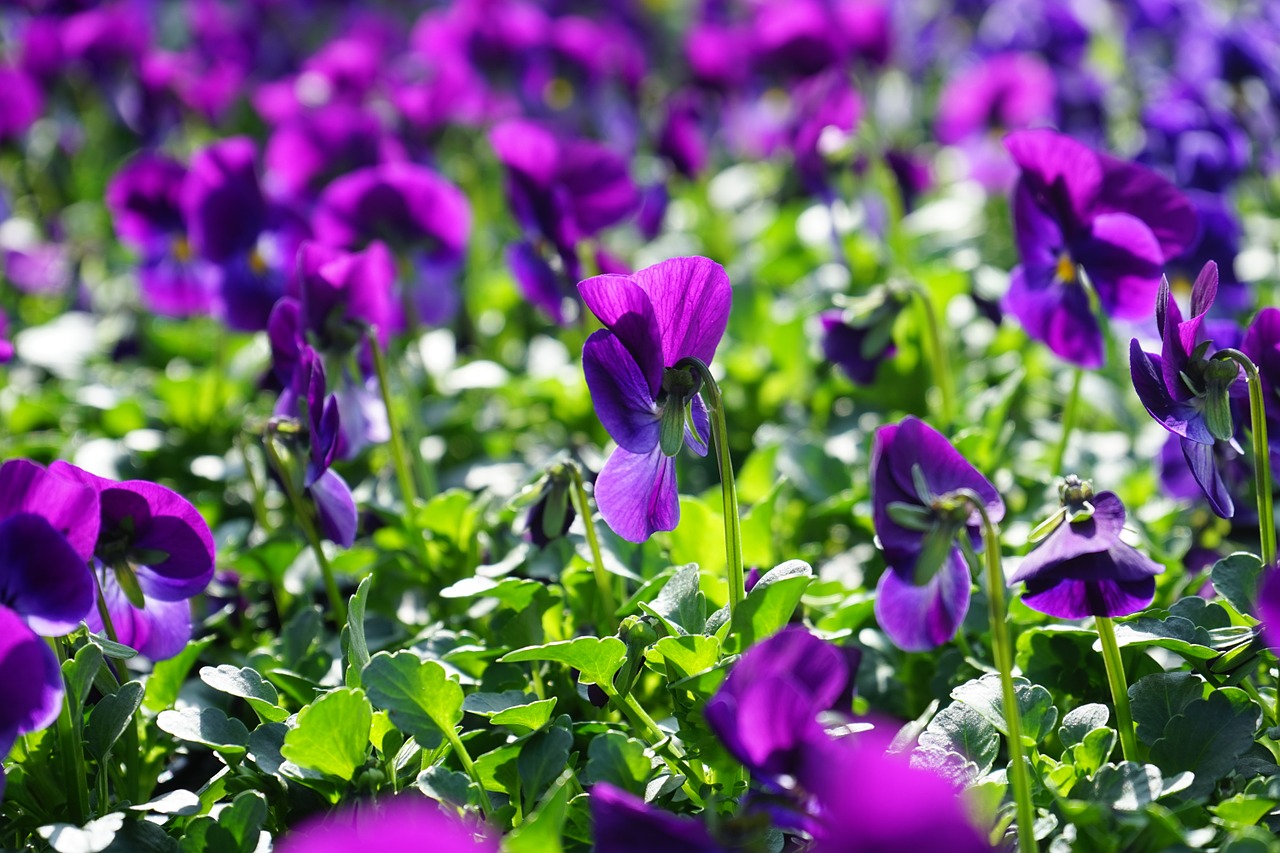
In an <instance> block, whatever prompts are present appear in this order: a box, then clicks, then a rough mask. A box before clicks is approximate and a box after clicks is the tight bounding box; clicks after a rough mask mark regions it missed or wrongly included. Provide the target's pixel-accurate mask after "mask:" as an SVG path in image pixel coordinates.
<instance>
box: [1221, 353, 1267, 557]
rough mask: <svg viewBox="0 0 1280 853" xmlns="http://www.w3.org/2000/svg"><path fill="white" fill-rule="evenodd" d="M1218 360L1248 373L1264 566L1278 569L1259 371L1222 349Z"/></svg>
mask: <svg viewBox="0 0 1280 853" xmlns="http://www.w3.org/2000/svg"><path fill="white" fill-rule="evenodd" d="M1213 357H1214V358H1229V359H1231V360H1232V361H1234V362H1235V363H1236V364H1238V365H1240V367H1241V368H1243V369H1244V375H1245V379H1246V380H1247V381H1248V383H1249V418H1250V420H1251V421H1252V427H1253V465H1254V479H1255V480H1256V485H1257V491H1258V530H1259V533H1260V535H1261V537H1262V565H1263V566H1264V567H1265V568H1268V569H1271V568H1275V565H1276V517H1275V511H1274V509H1272V506H1271V452H1270V450H1269V448H1268V446H1267V410H1266V404H1265V403H1264V401H1263V398H1262V380H1261V379H1260V378H1259V376H1258V367H1257V365H1255V364H1254V363H1253V361H1252V360H1251V359H1250V358H1249V356H1247V355H1245V354H1244V353H1242V352H1240V351H1239V350H1235V349H1221V350H1218V351H1217V353H1215V354H1214V356H1213Z"/></svg>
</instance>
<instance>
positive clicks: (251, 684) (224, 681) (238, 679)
mask: <svg viewBox="0 0 1280 853" xmlns="http://www.w3.org/2000/svg"><path fill="white" fill-rule="evenodd" d="M200 680H201V681H203V682H204V683H205V684H207V685H209V686H210V687H212V688H213V689H214V690H217V691H218V692H220V693H226V694H227V695H229V696H236V697H239V698H241V699H244V700H245V701H246V702H248V703H249V707H251V708H253V712H254V713H255V714H257V715H258V719H260V720H262V722H264V723H279V722H282V721H284V720H286V719H288V717H289V712H288V711H286V710H285V709H284V708H281V707H280V706H279V705H278V704H277V703H278V702H279V701H280V694H278V693H276V688H275V687H274V686H273V685H272V684H271V683H270V682H268V681H267V680H265V679H264V678H263V677H262V675H261V674H259V673H258V671H257V670H256V669H250V668H249V667H243V668H241V667H234V666H231V665H230V664H222V665H221V666H217V667H212V666H205V667H201V668H200Z"/></svg>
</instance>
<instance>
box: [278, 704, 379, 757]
mask: <svg viewBox="0 0 1280 853" xmlns="http://www.w3.org/2000/svg"><path fill="white" fill-rule="evenodd" d="M372 725H373V708H371V707H370V706H369V698H368V697H367V696H365V694H364V691H363V690H359V689H353V688H350V687H339V688H338V689H336V690H331V691H329V692H328V693H326V694H324V695H323V696H321V697H320V698H319V699H317V700H316V701H314V702H312V703H311V704H310V705H308V706H307V707H305V708H303V709H302V710H301V711H299V712H298V719H297V723H296V725H295V727H294V728H291V729H289V732H288V734H286V735H285V736H284V746H283V747H282V748H281V750H280V754H281V755H282V756H284V757H285V758H286V759H288V760H289V761H292V762H293V763H294V764H296V765H298V766H299V767H302V768H305V769H307V770H314V771H316V772H317V773H323V774H325V775H327V776H334V777H337V778H338V779H343V780H350V779H351V777H352V776H353V775H354V774H355V771H356V768H358V767H362V766H364V762H365V756H366V754H367V753H368V750H369V729H370V727H371V726H372Z"/></svg>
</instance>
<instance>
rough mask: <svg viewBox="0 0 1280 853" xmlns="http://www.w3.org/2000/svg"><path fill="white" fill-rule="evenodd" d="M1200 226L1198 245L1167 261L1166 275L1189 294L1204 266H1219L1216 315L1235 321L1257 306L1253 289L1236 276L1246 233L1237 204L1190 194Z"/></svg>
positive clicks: (1217, 195)
mask: <svg viewBox="0 0 1280 853" xmlns="http://www.w3.org/2000/svg"><path fill="white" fill-rule="evenodd" d="M1187 198H1188V199H1189V200H1190V201H1191V204H1192V206H1194V207H1195V210H1196V220H1197V221H1198V222H1199V224H1200V228H1199V232H1198V233H1197V236H1196V240H1195V242H1194V243H1193V244H1192V245H1191V246H1189V247H1188V248H1187V250H1186V251H1185V252H1183V253H1181V254H1180V255H1178V256H1177V257H1173V258H1169V259H1167V261H1166V263H1165V272H1166V273H1167V275H1168V276H1169V280H1170V282H1171V284H1172V286H1173V289H1174V291H1175V292H1179V291H1180V292H1184V293H1185V292H1188V291H1190V289H1191V283H1192V282H1193V281H1195V277H1196V276H1197V275H1198V274H1199V273H1200V270H1202V269H1203V268H1204V265H1205V264H1207V263H1209V262H1210V261H1214V262H1216V263H1217V265H1218V275H1219V279H1218V298H1217V299H1216V300H1215V301H1214V304H1213V314H1214V315H1215V316H1221V317H1235V316H1237V315H1239V314H1241V313H1244V312H1247V311H1249V309H1251V308H1252V307H1253V305H1254V302H1255V299H1256V297H1255V294H1254V292H1253V291H1254V288H1253V287H1252V286H1251V285H1249V284H1248V283H1246V282H1242V281H1240V279H1239V278H1238V277H1237V276H1236V270H1235V264H1236V255H1238V254H1239V253H1240V238H1241V236H1242V235H1243V229H1242V228H1241V226H1240V222H1239V220H1238V219H1237V218H1236V212H1235V204H1234V203H1233V202H1232V201H1231V200H1230V199H1229V198H1228V197H1227V196H1225V195H1223V194H1221V193H1215V192H1208V191H1206V190H1187Z"/></svg>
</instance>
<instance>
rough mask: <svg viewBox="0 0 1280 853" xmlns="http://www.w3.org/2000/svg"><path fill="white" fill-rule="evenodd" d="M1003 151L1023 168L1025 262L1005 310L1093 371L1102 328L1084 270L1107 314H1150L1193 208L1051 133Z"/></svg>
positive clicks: (1025, 134) (1148, 174) (1019, 190)
mask: <svg viewBox="0 0 1280 853" xmlns="http://www.w3.org/2000/svg"><path fill="white" fill-rule="evenodd" d="M1005 147H1007V148H1008V149H1009V153H1010V154H1012V155H1013V159H1014V162H1015V163H1017V165H1018V168H1019V170H1020V172H1021V174H1020V177H1019V179H1018V183H1017V186H1016V188H1015V189H1014V198H1013V215H1014V231H1015V237H1016V238H1017V243H1018V253H1019V255H1020V257H1021V259H1022V263H1021V264H1019V265H1018V266H1017V267H1015V268H1014V270H1013V272H1012V274H1011V276H1010V281H1009V292H1008V294H1006V296H1005V300H1004V304H1005V308H1006V310H1008V311H1009V312H1010V313H1012V314H1013V315H1014V316H1016V317H1017V318H1018V320H1019V321H1020V322H1021V323H1022V325H1023V328H1025V329H1026V331H1027V334H1029V335H1030V336H1031V337H1033V338H1035V339H1037V340H1040V341H1043V342H1044V343H1046V344H1047V345H1048V346H1049V349H1051V350H1052V351H1053V352H1054V353H1056V354H1057V355H1059V356H1060V357H1062V358H1064V359H1066V360H1067V361H1070V362H1072V363H1074V364H1078V365H1080V366H1082V367H1099V366H1101V365H1102V362H1103V339H1102V330H1101V328H1100V327H1099V324H1098V318H1097V317H1095V316H1094V314H1093V310H1092V309H1091V307H1090V304H1089V301H1090V300H1089V294H1088V292H1087V291H1086V290H1085V286H1084V282H1083V281H1082V279H1081V275H1080V271H1081V270H1083V271H1084V273H1085V274H1086V275H1087V276H1088V280H1089V283H1090V284H1091V285H1092V287H1093V289H1094V291H1095V292H1096V293H1097V296H1098V301H1099V303H1100V305H1101V307H1102V310H1103V311H1104V312H1105V313H1106V314H1107V316H1109V317H1115V318H1118V319H1123V320H1136V319H1141V318H1143V317H1147V316H1149V314H1150V312H1151V306H1152V302H1153V300H1154V297H1155V295H1156V291H1157V290H1158V289H1159V287H1160V273H1161V268H1162V265H1163V264H1164V261H1165V259H1167V258H1170V257H1173V256H1175V255H1178V254H1179V253H1181V252H1182V251H1184V250H1185V249H1186V248H1187V247H1188V246H1189V245H1191V243H1192V241H1193V240H1194V239H1195V237H1196V218H1195V212H1194V210H1193V209H1192V207H1191V203H1190V202H1189V201H1187V199H1186V197H1185V196H1183V195H1182V193H1180V192H1179V191H1178V190H1177V188H1175V187H1174V186H1173V184H1171V183H1169V182H1168V181H1166V180H1165V179H1164V178H1162V177H1160V176H1159V175H1157V174H1156V173H1155V172H1152V171H1151V170H1150V169H1147V168H1145V167H1143V166H1139V165H1137V164H1134V163H1126V162H1124V161H1122V160H1117V159H1115V158H1114V157H1109V156H1107V155H1105V154H1099V153H1098V152H1096V151H1094V150H1092V149H1090V148H1088V147H1086V146H1084V145H1082V144H1081V143H1079V142H1076V141H1075V140H1074V139H1071V138H1070V137H1067V136H1063V135H1062V134H1060V133H1057V132H1056V131H1052V130H1023V131H1017V132H1015V133H1011V134H1010V135H1009V136H1007V137H1006V138H1005Z"/></svg>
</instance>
